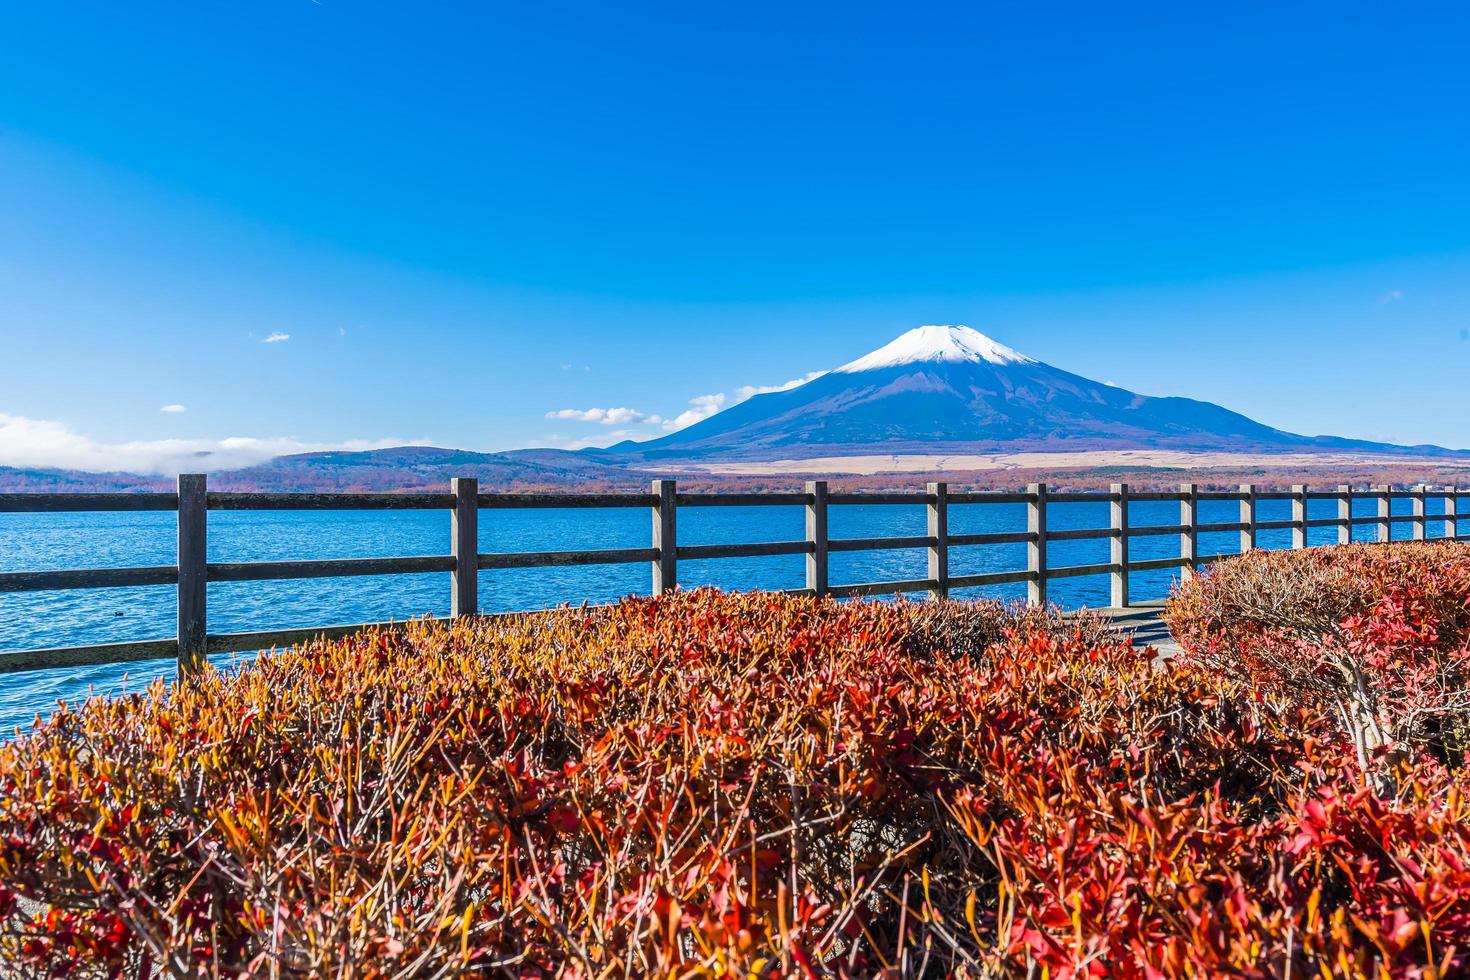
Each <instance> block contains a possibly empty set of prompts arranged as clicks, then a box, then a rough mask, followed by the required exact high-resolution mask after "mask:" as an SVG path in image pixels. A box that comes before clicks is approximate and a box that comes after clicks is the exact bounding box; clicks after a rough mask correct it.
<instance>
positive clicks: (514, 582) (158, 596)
mask: <svg viewBox="0 0 1470 980" xmlns="http://www.w3.org/2000/svg"><path fill="white" fill-rule="evenodd" d="M1355 503H1356V507H1355V511H1356V513H1358V514H1361V515H1363V516H1367V515H1368V514H1369V513H1370V512H1371V510H1372V508H1373V506H1374V503H1373V502H1372V501H1370V500H1359V501H1356V502H1355ZM1408 505H1409V502H1408V501H1407V500H1402V501H1395V504H1394V507H1395V510H1394V512H1395V513H1400V512H1407V508H1408ZM1437 505H1438V501H1437V500H1433V501H1431V505H1430V510H1431V511H1434V510H1437V509H1438V507H1437ZM1289 508H1290V505H1289V503H1288V502H1287V501H1284V500H1273V501H1261V502H1260V504H1259V510H1258V518H1259V520H1261V521H1272V520H1285V519H1287V518H1289V517H1290V513H1289ZM1200 511H1201V513H1200V520H1201V522H1204V523H1213V522H1227V521H1234V520H1237V519H1238V513H1239V510H1238V505H1237V504H1236V503H1234V502H1233V501H1204V502H1202V503H1201V504H1200ZM1308 516H1309V517H1310V518H1318V517H1322V518H1330V517H1335V516H1336V504H1335V502H1333V501H1330V500H1323V501H1312V502H1311V503H1310V507H1309V512H1308ZM1048 517H1049V522H1050V526H1051V527H1052V528H1053V529H1062V528H1082V527H1103V526H1106V524H1107V522H1108V513H1107V505H1106V504H1103V503H1085V504H1052V505H1051V506H1050V508H1049V510H1048ZM1178 520H1179V505H1178V504H1177V503H1171V502H1163V503H1160V502H1152V503H1151V502H1134V503H1133V504H1132V505H1131V522H1132V524H1133V525H1134V526H1143V525H1169V524H1176V523H1178ZM649 527H650V518H649V514H648V512H647V511H645V510H642V509H636V510H624V509H607V510H524V511H502V510H485V511H481V514H480V550H481V551H482V552H506V551H541V550H570V549H580V548H589V549H590V548H640V547H647V546H648V543H649ZM803 527H804V519H803V514H802V509H801V508H800V507H794V506H792V507H705V508H694V507H684V508H680V510H679V543H680V544H684V545H695V544H719V543H733V542H752V541H791V540H800V539H801V538H802V537H803V533H804V531H803ZM1025 527H1026V514H1025V507H1024V505H1021V504H975V505H952V506H951V508H950V532H951V533H952V534H967V533H978V532H987V531H1022V530H1025ZM829 530H830V533H831V536H832V537H833V538H866V537H887V536H894V535H922V534H924V533H925V516H924V508H923V507H921V506H918V505H881V506H880V505H849V506H834V507H832V508H831V511H830V514H829ZM1372 532H1373V529H1372V528H1371V527H1369V526H1362V527H1358V528H1357V529H1356V531H1355V535H1356V537H1358V538H1360V539H1363V540H1366V539H1368V538H1369V537H1370V536H1371V534H1372ZM1336 533H1337V532H1336V529H1335V528H1331V527H1324V528H1313V529H1312V530H1311V537H1310V542H1311V543H1312V544H1323V543H1328V542H1330V541H1335V540H1336ZM1441 533H1443V530H1442V524H1439V523H1435V524H1431V525H1430V535H1431V536H1432V537H1433V536H1438V535H1440V534H1441ZM1394 535H1395V537H1405V536H1407V535H1408V527H1407V526H1406V525H1402V524H1400V525H1395V527H1394ZM1238 544H1239V539H1238V535H1237V534H1235V533H1220V534H1205V535H1201V536H1200V553H1201V554H1223V553H1228V552H1233V551H1235V550H1237V547H1238ZM1260 544H1261V546H1262V547H1266V548H1282V547H1287V546H1289V544H1290V532H1289V531H1285V530H1278V531H1262V532H1261V533H1260ZM174 550H175V525H174V515H173V514H171V513H166V512H165V513H136V514H128V513H100V514H0V571H29V570H40V569H57V568H107V567H124V566H139V565H171V564H173V563H174V559H175V551H174ZM1049 550H1050V556H1049V563H1050V565H1051V566H1053V567H1057V566H1063V565H1087V564H1093V563H1099V562H1106V561H1108V542H1107V541H1106V540H1105V539H1099V540H1091V541H1065V542H1063V541H1054V542H1051V543H1050V545H1049ZM448 551H449V515H448V513H447V512H440V511H422V512H421V511H391V512H373V511H327V512H323V511H309V512H290V511H263V512H255V513H251V512H244V511H217V512H211V513H210V515H209V558H210V560H211V561H273V560H287V559H306V558H366V557H381V556H402V555H435V554H440V555H442V554H447V553H448ZM1178 554H1179V539H1178V537H1177V536H1176V535H1159V536H1145V537H1135V538H1133V540H1132V555H1133V557H1134V559H1136V560H1137V559H1145V558H1163V557H1169V556H1177V555H1178ZM1025 563H1026V547H1025V545H1024V544H1011V545H985V546H979V547H967V548H955V549H952V551H951V553H950V571H951V574H953V575H967V574H973V573H977V572H992V571H1007V570H1014V569H1021V568H1024V567H1025ZM803 568H804V559H803V557H802V556H801V555H783V556H776V557H770V558H740V559H719V560H704V561H683V562H680V563H679V582H680V584H681V585H683V586H685V587H692V586H696V585H716V586H720V587H721V588H727V589H755V588H766V589H788V588H799V587H801V586H802V585H803V584H804V572H803ZM830 571H831V581H832V583H833V584H834V585H835V584H845V583H852V582H873V581H881V580H901V579H916V578H923V577H924V575H925V572H926V562H925V553H924V551H923V550H922V549H914V550H904V551H880V552H842V553H837V554H833V555H832V556H831V569H830ZM1175 574H1176V573H1175V572H1173V571H1154V572H1142V573H1134V574H1133V576H1132V589H1133V596H1134V598H1135V599H1146V598H1161V597H1163V596H1164V595H1165V594H1166V593H1167V591H1168V588H1169V583H1170V582H1171V580H1172V579H1173V578H1174V576H1175ZM649 578H650V573H649V568H648V566H647V565H646V564H638V565H609V566H591V567H584V568H549V569H511V570H497V571H485V572H481V573H480V604H481V608H482V609H483V610H485V611H487V612H500V611H510V610H517V609H541V608H546V607H549V606H555V605H558V604H561V603H580V602H583V601H587V602H593V603H598V602H609V601H612V600H615V599H617V598H619V597H621V596H626V595H632V594H645V593H647V591H648V589H649ZM1024 590H1025V586H1024V585H1021V584H1016V585H1007V586H996V587H992V588H984V589H966V590H962V591H960V592H957V593H956V594H957V595H960V596H963V597H972V596H980V595H988V596H995V597H999V598H1004V599H1017V598H1021V597H1022V596H1023V595H1024ZM1050 593H1051V599H1052V601H1054V602H1057V603H1060V604H1062V605H1063V606H1066V607H1068V608H1076V607H1080V606H1089V605H1090V606H1100V605H1106V604H1107V602H1108V580H1107V577H1106V576H1104V575H1094V576H1085V577H1077V578H1069V579H1061V580H1057V581H1054V582H1052V583H1051V584H1050ZM448 611H449V575H448V573H435V574H426V575H391V576H373V577H360V578H339V579H315V580H300V581H282V582H228V583H214V584H211V585H210V586H209V629H210V632H212V633H228V632H237V631H245V630H262V629H281V628H290V627H305V626H319V625H328V624H335V623H359V622H374V621H380V620H389V619H400V620H401V619H405V618H408V617H411V616H421V615H426V614H428V615H444V614H446V613H447V612H448ZM174 616H175V610H174V589H173V587H172V586H146V587H135V588H124V589H91V590H78V591H73V592H31V593H8V594H0V650H21V649H28V648H36V647H53V646H71V645H77V644H88V643H106V642H115V641H124V640H145V639H159V638H165V637H168V636H171V635H172V634H173V631H174ZM233 656H234V655H231V656H226V657H223V658H218V659H221V660H223V661H225V662H228V661H229V660H230V659H232V657H233ZM172 671H173V663H172V661H149V662H143V663H134V664H126V665H117V666H103V667H95V668H86V669H75V668H69V669H64V670H47V671H35V672H30V673H20V674H0V731H3V732H9V731H11V730H12V729H13V728H14V727H15V726H17V725H21V726H24V725H27V724H29V723H30V721H31V720H32V719H33V718H34V717H35V716H36V715H37V714H38V713H39V714H45V713H47V712H49V711H50V710H51V709H52V708H53V707H54V705H55V703H56V701H57V700H58V699H60V698H65V699H68V700H75V699H78V698H81V697H85V696H86V695H87V694H88V693H114V692H117V691H119V690H123V689H136V688H138V687H140V686H143V685H145V684H147V683H148V682H149V681H151V680H152V679H154V678H155V677H158V676H168V675H171V674H172Z"/></svg>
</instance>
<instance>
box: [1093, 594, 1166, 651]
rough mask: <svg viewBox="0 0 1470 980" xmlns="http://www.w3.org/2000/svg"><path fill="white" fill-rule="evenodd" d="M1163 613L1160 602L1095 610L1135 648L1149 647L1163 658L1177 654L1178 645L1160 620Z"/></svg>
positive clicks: (1162, 604)
mask: <svg viewBox="0 0 1470 980" xmlns="http://www.w3.org/2000/svg"><path fill="white" fill-rule="evenodd" d="M1163 611H1164V603H1163V601H1162V600H1160V601H1157V602H1140V603H1137V604H1135V605H1132V606H1124V607H1123V608H1121V609H1119V608H1112V609H1099V610H1097V612H1100V613H1102V614H1103V615H1104V616H1106V617H1107V618H1108V620H1109V621H1110V622H1112V624H1113V628H1114V629H1116V630H1117V631H1118V632H1119V633H1122V634H1123V635H1125V636H1130V637H1132V638H1133V643H1134V645H1135V646H1150V647H1153V648H1154V649H1156V650H1158V651H1159V653H1160V654H1162V655H1163V656H1166V657H1171V656H1173V655H1174V654H1176V653H1178V652H1179V644H1178V643H1176V642H1175V641H1174V636H1173V634H1171V633H1170V632H1169V627H1168V625H1167V624H1166V623H1165V622H1164V620H1163V618H1162V614H1163Z"/></svg>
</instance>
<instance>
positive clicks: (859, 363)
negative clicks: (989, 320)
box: [837, 326, 1036, 374]
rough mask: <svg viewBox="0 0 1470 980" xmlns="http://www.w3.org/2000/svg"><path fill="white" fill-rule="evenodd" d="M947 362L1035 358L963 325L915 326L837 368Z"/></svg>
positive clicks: (1030, 360)
mask: <svg viewBox="0 0 1470 980" xmlns="http://www.w3.org/2000/svg"><path fill="white" fill-rule="evenodd" d="M925 361H948V362H950V363H963V362H966V361H968V362H969V363H971V364H979V363H982V362H984V363H986V364H1035V363H1036V359H1035V358H1032V357H1027V356H1026V355H1025V354H1022V353H1021V352H1020V351H1017V350H1012V349H1011V348H1009V347H1007V346H1006V345H1005V344H999V343H996V342H995V341H993V340H991V339H990V338H989V337H987V336H985V335H984V334H983V333H981V332H980V331H978V330H972V329H970V328H969V327H965V326H943V327H940V326H928V327H915V328H914V329H912V330H910V331H908V332H907V333H905V334H902V335H901V336H900V337H899V338H898V339H897V340H895V341H893V342H892V343H890V344H887V345H886V346H883V347H880V348H878V349H877V350H875V351H873V352H872V353H871V354H865V355H863V356H862V357H860V358H858V359H857V360H855V361H852V362H851V363H848V364H844V365H842V367H840V368H837V372H838V373H841V374H853V373H856V372H858V371H871V370H873V369H875V368H886V367H895V366H897V365H900V364H917V363H921V362H925Z"/></svg>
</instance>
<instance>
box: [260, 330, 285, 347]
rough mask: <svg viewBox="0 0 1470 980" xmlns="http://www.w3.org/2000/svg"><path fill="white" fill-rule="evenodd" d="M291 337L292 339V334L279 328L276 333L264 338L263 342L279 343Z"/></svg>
mask: <svg viewBox="0 0 1470 980" xmlns="http://www.w3.org/2000/svg"><path fill="white" fill-rule="evenodd" d="M290 339H291V335H290V334H288V333H281V332H280V331H279V330H277V331H276V332H275V333H273V334H271V335H270V336H268V337H266V338H265V339H264V340H262V341H261V343H262V344H279V343H281V342H282V341H286V340H290Z"/></svg>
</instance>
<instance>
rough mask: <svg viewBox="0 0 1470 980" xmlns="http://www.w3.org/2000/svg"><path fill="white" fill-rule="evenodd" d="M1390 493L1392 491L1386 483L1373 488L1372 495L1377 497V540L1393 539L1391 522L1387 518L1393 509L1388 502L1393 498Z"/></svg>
mask: <svg viewBox="0 0 1470 980" xmlns="http://www.w3.org/2000/svg"><path fill="white" fill-rule="evenodd" d="M1391 493H1392V491H1391V490H1389V488H1388V484H1386V483H1385V484H1383V485H1382V486H1377V487H1374V488H1373V494H1374V496H1376V497H1377V498H1378V540H1379V541H1392V540H1393V524H1392V522H1391V521H1389V519H1388V516H1389V514H1390V513H1391V512H1392V509H1393V508H1392V507H1391V506H1390V503H1391V501H1392V500H1393V498H1392V497H1391V496H1390V494H1391Z"/></svg>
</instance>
